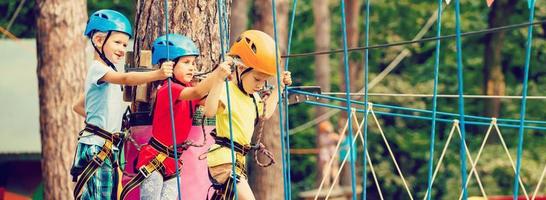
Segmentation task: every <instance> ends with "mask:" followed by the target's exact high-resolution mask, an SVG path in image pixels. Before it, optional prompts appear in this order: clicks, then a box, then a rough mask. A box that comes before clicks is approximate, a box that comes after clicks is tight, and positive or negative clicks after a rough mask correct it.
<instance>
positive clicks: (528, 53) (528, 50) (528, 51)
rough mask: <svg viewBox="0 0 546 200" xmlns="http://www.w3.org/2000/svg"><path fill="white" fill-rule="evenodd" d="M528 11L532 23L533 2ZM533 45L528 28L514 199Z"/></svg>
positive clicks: (531, 0) (515, 191) (516, 188)
mask: <svg viewBox="0 0 546 200" xmlns="http://www.w3.org/2000/svg"><path fill="white" fill-rule="evenodd" d="M529 9H530V11H531V13H530V14H529V21H530V22H533V20H534V17H535V0H529ZM532 45H533V26H529V30H528V32H527V47H526V49H525V75H524V80H523V94H522V99H521V110H520V121H519V125H520V128H519V134H518V137H519V138H518V152H517V156H518V157H517V161H516V162H517V164H516V176H515V177H514V199H517V198H518V190H519V187H518V186H519V184H518V180H519V175H520V174H519V173H520V170H521V156H522V154H523V133H524V129H525V127H524V122H525V107H526V104H527V86H528V84H527V82H528V80H529V66H530V65H531V47H532Z"/></svg>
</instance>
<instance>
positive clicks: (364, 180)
mask: <svg viewBox="0 0 546 200" xmlns="http://www.w3.org/2000/svg"><path fill="white" fill-rule="evenodd" d="M370 2H371V0H366V19H365V22H364V23H365V28H364V32H365V33H364V45H365V46H369V45H370ZM369 60H370V59H369V50H368V49H366V50H364V103H366V106H365V107H364V108H365V109H366V110H368V92H369V91H368V74H369V71H370V70H369V67H368V66H369V65H368V62H369ZM349 92H350V91H349ZM361 139H362V146H363V149H364V154H365V155H363V156H362V160H363V161H362V168H363V170H362V200H366V198H367V194H366V192H367V191H366V190H367V188H368V187H367V184H368V176H367V172H366V171H367V169H366V159H368V161H370V168H371V169H372V175H373V178H374V180H375V182H376V185H377V186H378V187H377V190H378V191H379V194H380V197H381V199H383V194H381V188H379V183H377V178H376V177H375V172H374V171H373V166H372V163H371V160H370V158H369V157H370V155H368V112H366V114H365V115H364V137H363V138H362V135H361Z"/></svg>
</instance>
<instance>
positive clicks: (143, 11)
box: [133, 0, 231, 71]
mask: <svg viewBox="0 0 546 200" xmlns="http://www.w3.org/2000/svg"><path fill="white" fill-rule="evenodd" d="M226 2H227V3H226V4H227V5H226V8H227V14H228V16H226V17H228V23H229V13H230V7H231V1H230V0H226ZM216 3H217V1H207V0H192V1H174V0H169V13H168V15H169V33H177V34H182V35H184V36H187V37H189V38H191V39H192V40H193V41H194V42H195V44H196V45H197V48H199V50H200V51H201V55H200V56H199V58H198V59H197V60H196V63H197V68H198V69H199V70H201V71H205V70H209V69H211V67H212V66H213V65H214V64H215V63H219V61H220V53H221V48H220V36H219V25H218V19H219V18H218V10H217V4H216ZM136 6H137V8H136V16H135V18H136V19H135V45H134V47H133V50H134V52H135V54H134V58H133V59H134V60H135V63H139V62H137V61H138V60H139V56H140V53H138V50H150V49H151V45H152V42H153V41H154V40H155V38H157V37H158V36H161V35H164V34H165V16H164V15H165V12H164V6H165V5H164V1H159V0H155V1H154V0H152V1H144V0H139V1H138V2H137V5H136ZM228 25H229V24H228ZM225 48H226V49H227V47H225Z"/></svg>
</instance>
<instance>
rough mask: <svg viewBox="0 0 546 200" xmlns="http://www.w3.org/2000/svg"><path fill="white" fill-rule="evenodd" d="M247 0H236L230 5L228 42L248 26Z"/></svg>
mask: <svg viewBox="0 0 546 200" xmlns="http://www.w3.org/2000/svg"><path fill="white" fill-rule="evenodd" d="M248 8H249V5H248V0H236V1H234V2H233V5H232V12H231V13H232V14H231V20H230V21H231V31H230V32H229V34H230V37H229V40H230V44H233V41H235V39H237V37H239V35H240V34H241V33H242V32H243V31H245V30H246V29H247V28H248Z"/></svg>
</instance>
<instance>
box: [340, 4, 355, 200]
mask: <svg viewBox="0 0 546 200" xmlns="http://www.w3.org/2000/svg"><path fill="white" fill-rule="evenodd" d="M340 1H341V27H342V30H343V32H342V36H343V60H344V62H345V63H344V64H345V93H346V96H345V97H346V99H345V103H346V104H345V105H346V110H347V121H348V123H349V125H348V127H349V130H348V134H347V135H349V140H350V141H353V123H352V122H353V120H352V118H351V117H352V113H351V107H352V106H351V96H350V93H351V86H350V85H351V80H350V79H349V73H350V72H349V52H348V51H347V24H346V22H345V1H344V0H340ZM348 153H349V155H353V145H351V146H349V152H348ZM349 161H350V162H351V189H352V191H353V194H352V196H353V198H352V199H353V200H356V176H355V162H354V159H353V156H350V159H349Z"/></svg>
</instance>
